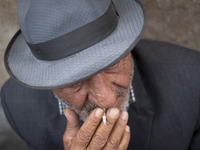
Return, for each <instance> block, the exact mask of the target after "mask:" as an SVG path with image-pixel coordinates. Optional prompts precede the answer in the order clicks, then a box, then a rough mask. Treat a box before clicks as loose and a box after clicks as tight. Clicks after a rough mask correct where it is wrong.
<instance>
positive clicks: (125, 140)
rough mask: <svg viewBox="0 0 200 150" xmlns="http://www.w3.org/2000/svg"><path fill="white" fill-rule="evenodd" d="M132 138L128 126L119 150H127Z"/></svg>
mask: <svg viewBox="0 0 200 150" xmlns="http://www.w3.org/2000/svg"><path fill="white" fill-rule="evenodd" d="M130 137H131V134H130V127H129V126H128V125H127V126H126V127H125V130H124V134H123V137H122V140H121V143H120V144H119V147H118V149H117V150H127V148H128V144H129V141H130Z"/></svg>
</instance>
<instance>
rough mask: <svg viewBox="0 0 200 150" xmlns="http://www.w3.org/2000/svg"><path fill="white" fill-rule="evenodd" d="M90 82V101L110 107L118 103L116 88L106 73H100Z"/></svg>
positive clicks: (103, 106)
mask: <svg viewBox="0 0 200 150" xmlns="http://www.w3.org/2000/svg"><path fill="white" fill-rule="evenodd" d="M88 82H89V93H88V99H89V101H91V102H92V103H94V104H96V105H97V106H99V107H101V108H109V107H112V106H113V105H114V104H115V103H116V97H117V95H116V94H117V92H116V88H115V86H114V84H113V83H112V80H111V78H109V77H108V76H107V75H106V73H104V72H102V73H99V74H97V75H95V76H93V77H92V78H90V79H89V81H88Z"/></svg>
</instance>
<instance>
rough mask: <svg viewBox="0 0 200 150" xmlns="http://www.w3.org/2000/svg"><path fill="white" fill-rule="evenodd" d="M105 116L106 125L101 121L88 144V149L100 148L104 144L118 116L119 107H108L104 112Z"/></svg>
mask: <svg viewBox="0 0 200 150" xmlns="http://www.w3.org/2000/svg"><path fill="white" fill-rule="evenodd" d="M106 117H107V122H106V126H105V125H104V124H103V122H101V124H100V125H99V127H98V129H97V131H96V133H95V134H94V136H93V138H92V140H91V142H90V144H89V146H88V149H89V150H93V149H95V150H98V149H102V147H103V146H104V145H105V144H106V142H107V139H108V137H109V135H110V133H111V131H112V128H113V126H114V124H115V122H116V120H117V118H118V117H119V109H117V108H111V109H109V110H108V112H107V114H106Z"/></svg>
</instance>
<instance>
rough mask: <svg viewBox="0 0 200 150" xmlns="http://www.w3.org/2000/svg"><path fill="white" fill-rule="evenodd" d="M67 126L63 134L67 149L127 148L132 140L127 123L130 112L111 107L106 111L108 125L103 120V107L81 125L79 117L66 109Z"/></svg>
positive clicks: (105, 149) (93, 112)
mask: <svg viewBox="0 0 200 150" xmlns="http://www.w3.org/2000/svg"><path fill="white" fill-rule="evenodd" d="M65 116H66V118H67V128H66V131H65V133H64V135H63V143H64V148H65V150H85V149H87V150H100V149H104V150H126V149H127V147H128V144H129V141H130V129H129V127H128V126H127V125H126V124H127V121H128V113H127V112H126V111H122V112H120V111H119V109H117V108H110V109H109V110H108V111H107V113H106V118H107V119H106V121H107V123H106V126H105V125H104V124H103V122H101V118H102V116H103V109H100V108H96V109H95V110H94V111H92V113H91V114H90V115H89V117H88V118H87V120H86V121H85V123H84V124H83V125H82V126H81V128H80V125H79V117H78V116H77V114H76V113H75V112H74V111H72V110H70V109H66V110H65Z"/></svg>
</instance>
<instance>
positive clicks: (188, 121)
mask: <svg viewBox="0 0 200 150" xmlns="http://www.w3.org/2000/svg"><path fill="white" fill-rule="evenodd" d="M132 55H133V57H134V61H135V69H134V71H135V75H134V78H133V88H134V91H135V97H136V102H135V103H132V104H131V105H130V108H129V116H130V118H129V122H128V124H129V125H130V128H131V141H130V144H129V149H133V150H200V103H199V102H200V54H199V53H198V52H196V51H192V50H188V49H186V48H182V47H178V46H175V45H170V44H167V43H162V42H152V41H144V40H143V41H140V42H139V44H138V45H137V46H136V47H135V49H134V50H133V52H132ZM1 100H2V105H3V108H4V111H5V115H6V117H7V119H8V121H9V123H10V124H11V126H12V127H13V129H14V130H15V131H16V132H17V133H18V134H19V135H20V136H21V137H22V138H23V139H24V140H25V141H26V143H27V144H28V147H29V149H34V150H36V149H38V150H59V149H63V144H62V135H63V133H64V131H65V127H66V119H65V117H64V115H60V114H59V109H58V102H57V99H56V98H55V97H54V95H53V93H52V91H51V90H36V89H30V88H27V87H24V86H22V85H20V84H19V83H17V82H16V81H14V80H12V79H9V80H8V81H7V82H6V83H5V85H4V86H3V88H2V91H1Z"/></svg>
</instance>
